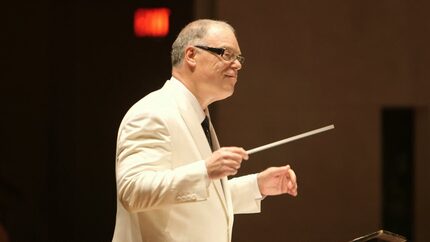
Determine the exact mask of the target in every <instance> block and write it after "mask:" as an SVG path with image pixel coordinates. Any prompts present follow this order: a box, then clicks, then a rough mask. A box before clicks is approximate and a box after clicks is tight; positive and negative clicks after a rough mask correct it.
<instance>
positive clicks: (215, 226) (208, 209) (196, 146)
mask: <svg viewBox="0 0 430 242" xmlns="http://www.w3.org/2000/svg"><path fill="white" fill-rule="evenodd" d="M240 53H241V52H240V48H239V44H238V42H237V40H236V36H235V33H234V30H233V28H232V27H231V26H230V25H228V24H227V23H225V22H221V21H214V20H197V21H194V22H192V23H190V24H188V25H187V26H186V27H185V28H184V29H183V30H182V31H181V32H180V33H179V35H178V37H177V39H176V40H175V42H174V43H173V45H172V78H171V79H170V80H168V81H167V82H166V83H165V85H164V86H163V87H162V88H161V89H160V90H158V91H155V92H153V93H151V94H149V95H148V96H146V97H144V98H143V99H142V100H140V101H139V102H137V103H136V104H135V105H134V106H133V107H132V108H131V109H130V110H129V111H128V112H127V114H126V115H125V117H124V119H123V121H122V123H121V125H120V128H119V132H118V140H117V151H116V152H117V157H116V179H117V196H118V199H117V203H118V204H117V218H116V227H115V233H114V237H113V241H121V242H124V241H151V242H154V241H155V242H157V241H163V242H164V241H169V242H170V241H193V242H205V241H213V242H222V241H231V233H232V226H233V214H234V213H236V214H237V213H257V212H260V202H261V199H262V198H263V197H265V196H269V195H278V194H283V193H289V194H291V195H293V196H296V195H297V183H296V176H295V174H294V171H293V170H292V169H290V167H289V166H288V165H287V166H283V167H272V168H269V169H267V170H265V171H263V172H261V173H259V174H252V175H247V176H243V177H239V178H234V179H231V180H228V179H227V176H231V175H235V174H236V173H237V170H238V169H239V168H240V166H241V163H242V160H247V159H248V155H247V153H246V152H245V150H244V149H242V148H240V147H223V148H220V147H219V143H218V140H217V137H216V134H215V131H214V129H213V126H212V125H211V124H209V123H208V122H209V121H208V120H209V118H208V117H209V110H208V105H209V104H211V103H213V102H215V101H218V100H222V99H225V98H227V97H229V96H230V95H232V94H233V90H234V86H235V84H236V82H237V75H238V71H239V70H240V69H241V67H242V61H243V57H242V56H241V54H240ZM202 122H203V124H206V132H207V136H205V131H204V129H205V128H202ZM212 150H213V152H212Z"/></svg>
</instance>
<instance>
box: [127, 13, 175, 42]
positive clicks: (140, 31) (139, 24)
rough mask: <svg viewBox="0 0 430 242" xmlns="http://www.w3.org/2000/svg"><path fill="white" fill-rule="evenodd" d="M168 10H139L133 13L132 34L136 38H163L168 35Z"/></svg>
mask: <svg viewBox="0 0 430 242" xmlns="http://www.w3.org/2000/svg"><path fill="white" fill-rule="evenodd" d="M169 15H170V9H168V8H139V9H137V10H136V11H135V12H134V34H135V35H136V36H137V37H165V36H166V35H167V34H169Z"/></svg>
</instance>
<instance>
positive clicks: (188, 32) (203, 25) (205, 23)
mask: <svg viewBox="0 0 430 242" xmlns="http://www.w3.org/2000/svg"><path fill="white" fill-rule="evenodd" d="M216 24H218V25H223V26H225V27H227V28H229V29H231V31H232V32H233V33H234V32H235V31H234V29H233V27H232V26H231V25H229V24H228V23H226V22H224V21H218V20H211V19H200V20H196V21H194V22H191V23H189V24H188V25H187V26H185V27H184V28H183V29H182V30H181V32H180V33H179V35H178V37H177V38H176V40H175V42H173V44H172V52H171V59H172V67H174V66H177V65H179V64H181V63H182V60H183V59H184V51H185V48H186V47H187V46H188V45H195V44H198V42H199V41H200V40H201V39H203V38H204V37H205V36H206V34H207V32H208V30H209V28H210V27H212V26H213V25H216Z"/></svg>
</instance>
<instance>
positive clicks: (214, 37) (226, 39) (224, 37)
mask: <svg viewBox="0 0 430 242" xmlns="http://www.w3.org/2000/svg"><path fill="white" fill-rule="evenodd" d="M204 40H205V42H206V43H207V44H208V45H211V46H213V47H224V48H229V49H233V50H236V51H240V48H239V43H238V42H237V39H236V36H235V34H234V33H233V31H232V30H231V29H230V28H229V27H227V26H223V25H214V26H211V27H210V28H209V30H208V32H207V35H206V37H205V38H204Z"/></svg>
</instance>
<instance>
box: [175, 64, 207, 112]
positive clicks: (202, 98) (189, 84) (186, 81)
mask: <svg viewBox="0 0 430 242" xmlns="http://www.w3.org/2000/svg"><path fill="white" fill-rule="evenodd" d="M172 76H173V77H175V78H176V79H177V80H179V81H180V82H181V83H182V84H183V85H184V86H185V87H186V88H187V89H188V90H189V91H190V92H191V93H192V94H193V95H194V97H196V99H197V101H198V102H199V104H200V107H201V108H202V110H206V109H207V107H208V106H209V104H211V103H212V100H211V99H210V98H208V97H207V96H206V95H203V94H202V93H201V91H200V90H199V88H198V86H197V85H196V84H195V83H196V81H193V80H191V79H190V78H187V77H186V75H183V74H182V73H181V72H180V71H177V70H175V69H173V71H172Z"/></svg>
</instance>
